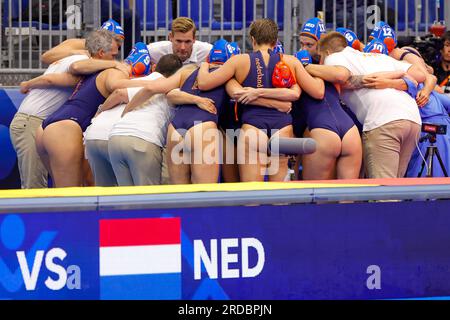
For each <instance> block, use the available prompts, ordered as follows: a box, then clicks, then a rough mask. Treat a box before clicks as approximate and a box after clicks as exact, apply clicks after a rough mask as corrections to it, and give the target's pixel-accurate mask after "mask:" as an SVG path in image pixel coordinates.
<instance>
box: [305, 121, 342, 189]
mask: <svg viewBox="0 0 450 320" xmlns="http://www.w3.org/2000/svg"><path fill="white" fill-rule="evenodd" d="M304 137H305V138H309V137H311V138H313V139H314V140H315V141H316V144H317V148H316V152H314V153H312V154H305V155H303V180H327V179H334V178H335V176H336V159H337V158H338V157H339V156H340V154H341V139H340V138H339V136H338V135H337V134H336V133H335V132H333V131H330V130H326V129H321V128H316V129H313V130H311V131H309V130H308V129H306V130H305V134H304Z"/></svg>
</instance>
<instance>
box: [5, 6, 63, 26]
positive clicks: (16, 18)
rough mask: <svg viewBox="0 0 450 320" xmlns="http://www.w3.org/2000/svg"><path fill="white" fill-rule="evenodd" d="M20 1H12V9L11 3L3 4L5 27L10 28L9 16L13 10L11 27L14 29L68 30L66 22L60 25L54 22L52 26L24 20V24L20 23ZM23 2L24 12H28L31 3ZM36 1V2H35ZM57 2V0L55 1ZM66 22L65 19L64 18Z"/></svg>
mask: <svg viewBox="0 0 450 320" xmlns="http://www.w3.org/2000/svg"><path fill="white" fill-rule="evenodd" d="M19 1H20V0H15V1H11V7H10V3H9V1H4V2H3V16H2V24H3V26H5V27H7V26H9V14H10V10H11V22H12V25H11V27H13V28H19V27H21V28H29V27H30V26H31V27H32V28H36V29H38V30H60V29H62V30H66V29H67V24H66V22H64V23H62V24H61V25H60V24H59V21H52V25H50V24H47V23H42V24H39V21H31V24H30V21H29V20H22V22H20V21H19V9H20V8H19ZM21 1H22V11H25V10H28V4H29V3H30V1H29V0H21ZM35 1H36V0H35ZM55 1H56V0H55ZM64 20H65V18H64Z"/></svg>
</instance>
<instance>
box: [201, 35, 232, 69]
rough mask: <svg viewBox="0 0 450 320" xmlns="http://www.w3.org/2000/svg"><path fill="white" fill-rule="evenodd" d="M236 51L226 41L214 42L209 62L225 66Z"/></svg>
mask: <svg viewBox="0 0 450 320" xmlns="http://www.w3.org/2000/svg"><path fill="white" fill-rule="evenodd" d="M235 52H236V49H235V48H234V47H233V46H232V45H231V44H230V43H229V42H228V41H227V40H225V39H219V40H217V41H216V42H214V44H213V47H212V48H211V51H209V56H208V62H209V63H218V64H223V63H225V62H226V61H227V60H228V59H230V58H231V57H232V56H234V55H235V54H236V53H235Z"/></svg>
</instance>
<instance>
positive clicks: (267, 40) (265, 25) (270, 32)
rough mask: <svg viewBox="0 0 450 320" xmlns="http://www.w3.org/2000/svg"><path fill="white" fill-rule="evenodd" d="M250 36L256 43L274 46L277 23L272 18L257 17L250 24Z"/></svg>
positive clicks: (276, 36)
mask: <svg viewBox="0 0 450 320" xmlns="http://www.w3.org/2000/svg"><path fill="white" fill-rule="evenodd" d="M250 36H251V37H253V39H255V41H256V44H258V45H263V44H268V45H270V46H272V47H273V46H275V44H276V43H277V40H278V25H277V24H276V23H275V21H273V20H272V19H266V18H264V19H257V20H255V21H253V22H252V23H251V25H250Z"/></svg>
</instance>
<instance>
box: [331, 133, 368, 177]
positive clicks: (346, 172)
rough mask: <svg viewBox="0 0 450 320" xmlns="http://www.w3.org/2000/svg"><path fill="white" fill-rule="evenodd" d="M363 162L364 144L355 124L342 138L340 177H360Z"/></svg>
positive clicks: (337, 168)
mask: <svg viewBox="0 0 450 320" xmlns="http://www.w3.org/2000/svg"><path fill="white" fill-rule="evenodd" d="M361 162H362V145H361V137H360V136H359V132H358V129H357V128H356V126H353V127H352V128H351V129H350V130H348V131H347V133H346V134H345V136H344V139H342V151H341V156H340V157H339V159H338V160H337V165H336V171H337V178H338V179H358V178H359V174H360V170H361Z"/></svg>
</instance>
